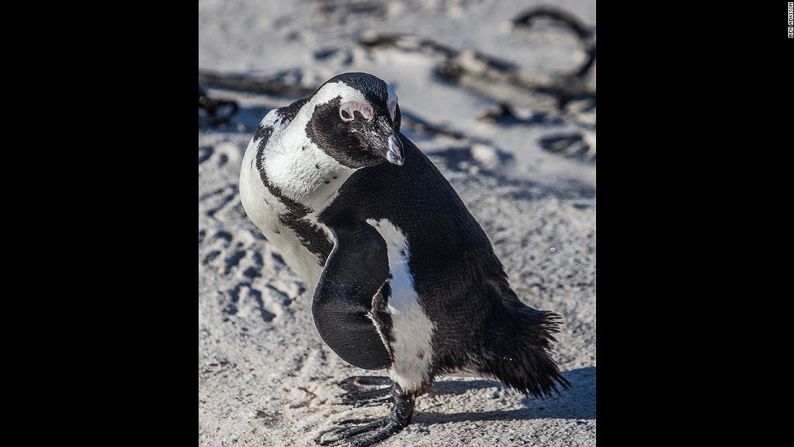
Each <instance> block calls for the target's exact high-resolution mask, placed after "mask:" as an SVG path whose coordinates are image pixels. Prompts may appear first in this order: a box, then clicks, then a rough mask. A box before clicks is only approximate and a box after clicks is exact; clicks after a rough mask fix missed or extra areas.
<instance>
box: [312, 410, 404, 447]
mask: <svg viewBox="0 0 794 447" xmlns="http://www.w3.org/2000/svg"><path fill="white" fill-rule="evenodd" d="M346 425H352V426H346ZM402 429H403V426H402V425H401V424H399V423H396V422H395V421H394V420H393V419H392V418H390V417H385V418H380V419H345V420H343V421H339V422H338V423H337V427H336V428H333V429H331V430H328V431H325V432H323V433H321V434H320V436H319V437H318V438H317V439H315V441H317V443H318V444H319V445H322V446H349V447H368V446H371V445H374V444H377V443H378V442H380V441H383V440H384V439H386V438H388V437H389V436H391V435H393V434H395V433H397V432H399V431H400V430H402ZM329 433H330V434H331V437H330V439H323V436H324V435H326V434H329Z"/></svg>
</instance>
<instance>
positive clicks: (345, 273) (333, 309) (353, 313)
mask: <svg viewBox="0 0 794 447" xmlns="http://www.w3.org/2000/svg"><path fill="white" fill-rule="evenodd" d="M329 228H330V229H331V231H332V232H333V234H334V239H335V244H334V249H333V251H332V252H331V254H330V255H329V256H328V260H327V261H326V263H325V268H324V269H323V272H322V275H321V276H320V281H319V282H318V283H317V287H316V289H315V292H314V299H313V301H312V316H313V317H314V324H315V326H316V327H317V331H318V332H319V333H320V337H322V339H323V341H324V342H325V343H326V344H327V345H328V346H329V347H330V348H331V349H332V350H333V351H334V352H335V353H336V354H337V355H338V356H339V357H341V358H342V359H343V360H344V361H346V362H348V363H350V364H351V365H353V366H356V367H359V368H363V369H385V368H387V367H388V366H389V365H390V364H391V357H390V355H389V352H388V351H387V350H386V347H385V346H384V345H383V341H382V339H381V337H380V334H379V333H378V330H377V329H376V327H375V324H374V323H373V321H372V319H371V318H370V317H369V314H370V312H371V310H372V298H373V297H374V296H375V294H376V293H378V290H380V288H381V286H383V284H384V282H386V279H387V278H388V275H389V259H388V254H387V253H388V252H387V249H386V242H385V241H384V240H383V238H382V237H381V236H380V234H378V232H377V231H376V230H375V229H374V228H372V227H371V226H369V225H368V224H366V223H364V222H358V223H345V224H341V225H329Z"/></svg>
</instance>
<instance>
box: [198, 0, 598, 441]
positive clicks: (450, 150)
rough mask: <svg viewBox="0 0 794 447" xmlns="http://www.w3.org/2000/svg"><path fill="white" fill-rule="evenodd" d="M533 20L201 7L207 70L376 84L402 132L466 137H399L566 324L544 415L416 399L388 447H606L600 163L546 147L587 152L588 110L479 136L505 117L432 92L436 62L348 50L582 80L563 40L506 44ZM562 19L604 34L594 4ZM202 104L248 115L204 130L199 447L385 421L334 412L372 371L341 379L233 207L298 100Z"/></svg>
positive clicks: (530, 402)
mask: <svg viewBox="0 0 794 447" xmlns="http://www.w3.org/2000/svg"><path fill="white" fill-rule="evenodd" d="M533 4H539V3H538V2H518V1H502V2H477V1H457V2H455V1H446V2H445V1H437V2H374V1H372V2H364V1H339V2H328V1H299V2H279V1H273V0H267V1H262V0H258V1H253V0H250V1H249V0H246V1H234V2H228V1H227V2H222V1H200V14H199V18H200V35H199V65H200V67H201V68H206V69H213V70H218V71H224V72H240V73H259V74H272V73H277V72H281V71H287V70H289V73H291V74H292V75H293V79H295V82H298V83H301V84H304V85H307V86H316V85H317V84H318V83H320V82H322V81H324V80H325V79H327V78H329V77H331V76H332V75H333V74H336V73H339V72H344V71H368V72H371V73H373V74H376V75H378V76H380V77H381V78H383V79H385V80H387V81H388V82H390V83H392V84H393V85H394V86H395V89H396V92H397V95H398V96H399V101H400V107H401V109H402V110H403V111H404V112H406V113H407V114H408V115H410V116H413V117H416V118H417V119H421V120H424V121H426V122H428V123H432V124H433V125H435V126H438V127H441V128H444V129H447V130H449V131H453V132H458V133H460V134H461V135H462V136H461V135H458V137H457V138H453V137H450V136H449V135H445V134H443V133H439V132H421V131H420V128H419V127H417V125H416V123H415V122H412V121H411V120H410V119H409V120H407V121H406V123H405V124H404V125H403V131H404V133H405V134H406V135H407V136H408V137H409V138H411V139H412V140H413V141H414V142H415V143H416V144H417V145H418V146H419V148H420V149H422V150H423V151H425V152H426V153H427V154H428V155H429V156H430V157H431V159H432V160H433V161H434V162H435V163H436V165H437V166H438V167H439V168H440V169H441V171H442V173H443V174H444V176H445V177H446V178H447V179H448V180H449V181H450V183H451V184H452V185H453V187H454V188H455V189H456V190H457V191H458V193H459V194H460V196H461V198H462V199H463V201H464V202H465V203H466V204H467V205H468V206H469V209H470V210H471V211H472V213H473V214H474V216H475V217H476V219H477V220H478V221H479V222H480V224H481V225H482V227H483V228H484V229H485V231H486V232H487V234H488V235H489V237H490V238H491V241H492V242H493V245H494V249H495V251H496V253H497V255H498V256H499V258H500V259H501V260H502V262H503V264H504V265H505V268H506V270H507V273H508V275H509V278H510V283H511V285H512V287H513V288H514V290H515V291H516V292H517V293H518V295H519V296H520V297H521V299H522V300H523V301H524V302H525V303H527V304H529V305H531V306H533V307H536V308H540V309H549V310H553V311H556V312H558V313H560V314H561V315H562V316H563V318H564V325H563V327H562V330H561V333H560V334H559V336H558V337H557V338H558V341H559V343H558V345H557V346H556V354H555V356H556V358H557V360H558V361H559V363H560V366H561V369H562V371H564V373H563V375H564V376H565V377H566V378H567V379H568V380H569V381H570V382H571V383H572V385H573V386H572V388H571V389H570V390H567V391H564V392H563V393H562V394H561V395H560V396H558V397H555V398H552V399H548V400H538V399H533V398H527V397H524V396H523V395H521V394H518V393H516V392H513V391H510V390H508V389H506V388H505V387H504V386H502V385H501V384H499V383H498V382H494V381H488V380H481V379H458V378H440V379H438V380H437V381H436V383H435V384H434V385H433V388H432V390H431V392H430V393H429V394H428V395H425V396H422V397H421V398H419V399H418V401H417V417H416V420H415V422H414V423H412V424H411V425H409V426H408V427H407V428H406V429H405V430H403V431H402V432H401V433H399V434H398V435H395V436H393V437H392V438H390V439H388V440H387V441H385V442H383V443H382V444H381V445H383V446H410V445H415V446H470V445H471V446H493V445H500V446H520V445H521V446H523V445H538V446H541V445H543V446H545V445H553V446H557V445H559V446H569V445H588V446H589V445H594V444H595V436H596V421H595V374H596V373H595V371H596V352H595V331H596V326H595V325H596V314H595V303H596V301H595V164H594V163H593V162H592V161H587V160H583V159H582V158H581V157H576V156H571V157H566V156H564V154H561V153H553V152H550V151H548V150H544V149H543V147H542V144H541V143H540V142H541V140H542V139H543V138H544V137H547V136H549V135H556V134H561V133H562V134H564V133H570V132H579V133H581V134H583V135H585V136H586V138H587V139H588V141H589V142H591V143H592V146H594V139H595V138H594V128H593V121H594V111H593V112H592V113H590V114H582V115H576V116H569V115H565V116H560V117H558V119H553V120H545V121H544V120H541V121H540V122H534V123H529V124H528V123H519V124H516V123H513V124H510V123H497V124H493V123H486V122H482V121H479V120H478V119H477V118H478V117H479V116H481V115H482V114H483V112H484V111H485V110H487V109H488V108H489V107H493V106H494V105H495V104H496V103H495V101H494V100H493V99H492V98H489V97H488V96H487V95H485V96H484V95H482V94H477V93H476V92H473V91H471V90H468V89H465V88H461V87H460V86H456V85H452V84H449V83H446V82H443V81H442V80H440V79H438V78H437V77H436V76H434V75H433V68H434V66H436V62H435V61H434V60H433V58H432V57H429V56H427V55H423V54H419V53H406V52H402V51H397V50H383V51H377V52H374V53H368V52H367V51H365V50H363V49H362V48H361V46H360V45H356V44H355V37H356V36H357V35H358V33H360V32H364V31H368V30H369V31H374V32H400V33H412V34H418V35H422V36H425V37H429V38H432V39H434V40H436V41H438V42H442V43H444V44H445V45H448V46H450V47H452V48H455V49H458V50H463V49H466V48H474V49H477V50H478V51H481V52H483V53H486V54H489V55H492V56H494V57H499V58H502V59H505V60H508V61H511V62H513V63H515V64H517V65H519V66H520V67H521V70H524V71H526V72H531V73H536V72H537V73H541V72H542V73H558V72H564V71H568V70H570V69H571V68H574V67H576V65H577V64H579V63H581V61H582V59H583V55H582V52H581V51H580V50H578V48H577V46H576V41H575V40H574V39H572V38H571V37H570V35H569V34H566V33H565V32H564V31H561V30H560V29H559V28H558V27H555V26H553V25H546V26H544V27H543V28H542V29H540V30H538V31H534V32H530V33H523V34H522V33H518V32H517V31H516V30H514V29H511V27H510V24H509V20H510V19H511V18H512V17H514V16H515V15H517V14H518V13H519V12H521V11H523V10H525V9H526V8H527V7H528V6H531V5H533ZM559 4H560V5H562V6H564V7H565V8H566V9H567V10H569V11H571V12H573V13H574V14H576V15H577V16H578V17H580V18H581V19H582V20H583V21H585V22H586V23H589V24H591V25H592V24H593V22H594V17H595V4H594V2H593V1H581V0H580V1H564V2H559ZM323 11H325V12H323ZM593 82H594V80H593ZM209 93H210V94H211V95H212V96H216V97H224V98H231V99H234V100H236V101H238V103H239V105H240V112H239V113H238V114H237V115H236V116H235V117H234V119H233V120H232V122H231V123H230V124H229V125H226V126H221V127H211V126H209V125H207V123H206V122H204V121H200V130H199V135H198V145H199V185H198V187H199V249H198V254H199V262H198V269H199V365H198V366H199V384H200V389H199V430H200V431H199V440H200V444H201V445H202V446H206V447H210V446H263V445H265V446H270V445H272V446H285V445H294V446H310V445H314V439H315V438H316V437H317V436H318V435H319V434H320V432H322V431H323V430H326V429H328V428H330V427H332V426H333V422H334V421H336V420H339V419H343V418H347V417H361V416H371V415H385V414H386V413H387V407H385V406H380V407H364V408H353V407H350V406H344V405H342V404H341V403H340V398H339V396H340V395H341V392H342V390H341V389H339V387H338V386H337V382H339V381H340V380H342V379H344V378H345V377H348V376H350V375H361V374H369V375H377V374H378V372H373V371H363V370H360V369H357V368H354V367H352V366H350V365H347V364H346V363H344V362H343V361H342V360H341V359H339V358H338V357H337V356H336V355H335V354H334V353H333V352H332V351H330V350H329V349H328V348H327V347H326V346H325V345H324V344H323V342H322V340H321V339H320V338H319V336H318V334H317V332H316V330H315V328H314V324H313V322H312V319H311V312H310V301H311V297H310V296H308V294H307V293H306V288H305V286H304V285H303V283H302V281H301V279H300V278H299V277H298V276H297V275H296V274H295V273H293V272H292V271H291V270H290V269H289V267H287V266H286V265H285V264H284V261H283V260H282V258H281V257H280V256H279V254H278V251H277V250H275V249H274V248H273V246H272V245H271V244H270V243H269V242H268V241H267V240H266V239H265V238H264V237H263V236H262V235H261V234H260V233H259V231H258V230H257V229H256V228H255V227H254V226H253V224H251V222H250V221H249V220H248V218H247V217H246V215H245V213H244V211H243V209H242V207H241V204H240V198H239V194H238V191H237V181H238V174H239V169H240V162H241V160H242V154H243V151H244V150H245V147H246V146H247V144H248V141H249V140H250V138H251V136H252V134H253V131H254V129H255V128H256V125H257V123H258V122H259V120H260V119H261V118H262V117H263V116H264V115H265V114H266V113H267V111H268V110H269V109H270V108H272V107H280V106H282V105H286V104H288V103H289V102H291V99H290V98H284V97H275V96H266V95H253V94H246V93H237V92H231V91H224V90H216V89H209ZM543 107H545V106H542V105H538V106H537V107H536V108H533V107H532V104H531V103H530V104H529V106H528V107H524V109H521V110H522V111H523V112H524V113H530V112H532V111H533V110H534V111H538V110H541V109H543ZM594 151H595V148H594V147H593V148H592V149H591V152H593V153H594Z"/></svg>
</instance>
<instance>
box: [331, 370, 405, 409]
mask: <svg viewBox="0 0 794 447" xmlns="http://www.w3.org/2000/svg"><path fill="white" fill-rule="evenodd" d="M391 384H392V382H391V379H389V378H388V377H381V376H353V377H348V378H347V379H345V380H343V381H341V382H339V386H340V387H341V388H342V389H343V390H345V391H346V393H345V394H344V395H343V396H342V403H343V404H344V405H353V406H355V407H363V406H369V405H380V404H384V403H386V402H389V401H390V400H391Z"/></svg>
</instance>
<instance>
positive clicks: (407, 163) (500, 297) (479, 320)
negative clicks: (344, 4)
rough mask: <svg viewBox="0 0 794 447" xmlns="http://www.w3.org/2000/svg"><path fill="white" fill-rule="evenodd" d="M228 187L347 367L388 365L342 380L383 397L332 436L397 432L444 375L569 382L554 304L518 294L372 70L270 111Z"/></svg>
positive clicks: (353, 389) (358, 393) (352, 390)
mask: <svg viewBox="0 0 794 447" xmlns="http://www.w3.org/2000/svg"><path fill="white" fill-rule="evenodd" d="M240 196H241V199H242V204H243V207H244V209H245V211H246V213H247V214H248V216H249V218H250V219H251V220H252V221H253V223H254V224H255V225H256V226H257V227H258V228H259V229H260V230H261V231H262V233H264V235H265V236H266V237H267V239H268V240H269V241H270V242H271V243H273V245H274V246H275V248H276V249H277V250H278V251H279V252H280V253H281V254H282V256H283V258H284V260H285V261H286V262H287V264H288V265H289V266H290V267H291V268H292V269H293V270H295V271H296V273H298V274H299V275H300V276H301V277H302V278H303V279H304V280H305V281H306V283H307V285H308V288H309V290H310V291H311V293H312V295H313V300H312V316H313V318H314V322H315V326H316V328H317V331H318V333H319V334H320V336H321V337H322V339H323V341H324V342H325V343H326V344H327V345H328V346H329V347H330V348H331V349H332V350H333V351H334V352H335V353H336V354H338V355H339V356H340V357H341V358H342V359H343V360H345V361H347V362H348V363H350V364H352V365H354V366H357V367H360V368H364V369H373V370H377V369H385V370H387V372H388V376H389V378H388V379H387V378H385V377H384V378H377V377H354V378H351V379H348V380H346V381H344V382H343V383H342V385H343V388H346V389H347V390H348V391H349V394H348V401H349V402H353V403H372V402H382V401H385V400H386V399H391V400H392V402H393V405H392V409H391V414H390V415H389V416H388V417H387V418H385V419H381V420H374V421H372V422H370V423H367V424H364V425H354V426H346V425H345V424H340V426H339V427H338V428H337V429H336V430H335V431H334V434H335V435H336V436H338V438H339V440H342V441H344V442H346V443H350V444H351V445H360V446H364V445H371V444H374V443H377V442H380V441H382V440H383V439H386V438H387V437H389V436H391V435H392V434H394V433H397V432H398V431H400V430H401V429H402V428H403V427H405V426H406V425H407V424H408V423H409V422H410V420H411V418H412V416H413V413H414V402H415V398H416V397H417V396H418V395H419V394H421V393H423V392H424V391H426V390H427V389H428V388H429V387H430V385H431V383H432V381H433V380H434V378H435V377H437V376H439V375H443V374H448V373H467V374H472V375H477V376H481V377H486V378H492V379H497V380H501V381H502V382H504V383H506V384H507V385H509V386H510V387H512V388H515V389H517V390H519V391H521V392H523V393H525V394H530V395H533V396H536V397H537V396H550V395H551V394H552V393H553V392H557V391H558V386H560V387H568V386H569V384H568V382H567V381H566V380H565V378H563V377H562V375H561V374H560V372H559V369H558V367H557V365H556V364H555V363H554V361H553V360H552V358H551V356H550V349H551V343H552V342H553V341H554V338H553V336H552V334H553V333H554V332H556V331H557V330H558V325H559V317H558V315H556V314H554V313H552V312H548V311H540V310H536V309H533V308H531V307H528V306H526V305H524V304H523V303H522V302H521V301H520V300H519V299H518V297H517V295H516V294H515V293H514V292H513V290H512V289H511V288H510V286H509V284H508V281H507V275H506V274H505V272H504V268H503V266H502V264H501V263H500V261H499V260H498V259H497V257H496V255H495V254H494V252H493V248H492V246H491V243H490V241H489V240H488V237H487V236H486V235H485V233H484V232H483V230H482V228H481V227H480V225H479V224H478V223H477V221H476V220H475V219H474V217H473V216H472V215H471V213H469V211H468V209H467V208H466V206H465V205H464V204H463V202H462V201H461V199H460V198H459V197H458V195H457V193H456V192H455V191H454V190H453V188H452V186H451V185H450V184H449V183H448V182H447V180H446V179H445V178H444V177H443V175H442V174H441V173H440V172H439V171H438V170H437V169H436V167H435V166H434V165H433V163H432V162H431V161H430V160H429V159H428V158H427V157H426V156H425V155H424V154H423V153H422V152H421V151H420V150H419V149H418V148H417V147H416V146H415V145H414V144H413V143H412V142H411V141H410V140H409V139H408V138H406V137H405V136H404V135H403V134H402V133H401V132H400V107H399V105H398V104H397V96H396V94H395V92H394V90H393V89H392V88H391V86H389V85H388V84H386V83H385V82H384V81H382V80H381V79H379V78H377V77H375V76H372V75H370V74H367V73H344V74H340V75H338V76H335V77H333V78H331V79H330V80H328V81H326V82H325V83H324V84H323V85H321V86H320V87H319V88H318V89H317V90H316V91H315V92H314V94H313V95H311V96H310V97H308V98H305V99H301V100H298V101H296V102H294V103H292V104H290V105H289V106H286V107H283V108H280V109H274V110H271V111H270V112H269V113H268V114H267V115H266V116H265V117H264V119H263V120H262V122H261V124H260V125H259V127H258V129H257V131H256V134H255V135H254V137H253V139H252V140H251V143H250V144H249V145H248V148H247V150H246V152H245V156H244V158H243V163H242V169H241V173H240ZM389 379H390V380H389ZM373 385H390V386H389V387H382V388H373Z"/></svg>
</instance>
